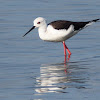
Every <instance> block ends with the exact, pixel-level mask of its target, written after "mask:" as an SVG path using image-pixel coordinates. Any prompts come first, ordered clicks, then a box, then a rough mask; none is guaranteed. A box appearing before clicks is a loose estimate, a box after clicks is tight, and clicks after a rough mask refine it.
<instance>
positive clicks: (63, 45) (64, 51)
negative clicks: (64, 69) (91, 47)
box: [63, 42, 66, 56]
mask: <svg viewBox="0 0 100 100" xmlns="http://www.w3.org/2000/svg"><path fill="white" fill-rule="evenodd" d="M63 46H64V55H65V56H66V45H65V42H63Z"/></svg>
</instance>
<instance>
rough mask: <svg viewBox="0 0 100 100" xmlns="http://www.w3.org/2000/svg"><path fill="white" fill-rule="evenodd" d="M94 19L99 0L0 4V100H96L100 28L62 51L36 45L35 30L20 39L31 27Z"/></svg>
mask: <svg viewBox="0 0 100 100" xmlns="http://www.w3.org/2000/svg"><path fill="white" fill-rule="evenodd" d="M38 16H42V17H45V18H46V19H47V22H48V23H49V22H50V21H53V20H57V19H66V20H72V21H85V20H92V19H95V18H100V1H99V0H96V1H94V0H88V1H87V0H84V1H80V0H76V1H75V0H70V1H69V0H62V1H60V0H59V1H57V0H53V1H48V0H30V1H27V0H24V1H20V0H1V1H0V100H51V99H53V100H66V99H68V100H97V99H96V98H100V33H99V32H100V28H99V27H100V22H97V23H96V24H93V25H92V26H89V27H88V28H87V29H84V30H83V31H81V32H80V33H79V34H78V35H76V36H74V37H72V38H71V39H69V40H68V41H66V44H67V45H68V47H69V49H70V50H71V52H72V55H71V57H70V59H69V60H68V62H67V63H66V64H64V56H63V45H62V44H61V43H50V42H44V41H42V40H40V39H39V36H38V34H37V33H38V32H37V29H35V30H34V31H33V32H31V33H30V34H29V35H27V36H26V37H25V38H23V37H22V36H23V35H24V34H25V32H26V31H28V29H30V27H31V26H32V21H33V20H34V19H35V18H36V17H38Z"/></svg>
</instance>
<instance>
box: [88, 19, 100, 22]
mask: <svg viewBox="0 0 100 100" xmlns="http://www.w3.org/2000/svg"><path fill="white" fill-rule="evenodd" d="M98 20H100V19H95V20H92V21H90V22H97V21H98Z"/></svg>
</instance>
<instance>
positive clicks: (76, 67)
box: [35, 62, 87, 93]
mask: <svg viewBox="0 0 100 100" xmlns="http://www.w3.org/2000/svg"><path fill="white" fill-rule="evenodd" d="M84 69H85V68H83V67H82V66H81V68H80V64H79V63H78V62H68V63H66V64H65V63H58V64H50V65H46V64H44V65H41V68H40V77H37V78H36V82H37V85H36V89H35V91H36V92H37V93H48V92H57V93H58V92H59V93H67V92H68V91H67V88H78V89H83V88H84V89H85V88H86V87H85V86H86V84H85V82H86V80H87V77H85V76H84V74H86V73H85V71H84Z"/></svg>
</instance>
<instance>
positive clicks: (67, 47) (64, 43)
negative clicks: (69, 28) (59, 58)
mask: <svg viewBox="0 0 100 100" xmlns="http://www.w3.org/2000/svg"><path fill="white" fill-rule="evenodd" d="M63 45H64V49H65V48H66V49H67V52H68V54H69V55H71V52H70V50H69V49H68V47H67V46H66V44H65V41H63ZM64 52H65V50H64ZM64 54H65V53H64Z"/></svg>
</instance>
